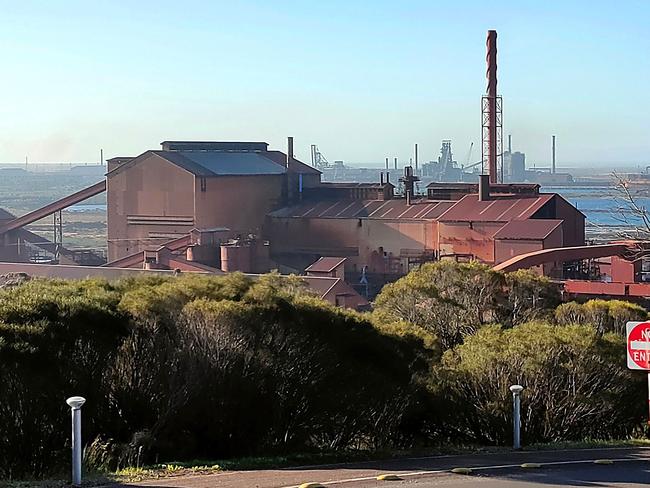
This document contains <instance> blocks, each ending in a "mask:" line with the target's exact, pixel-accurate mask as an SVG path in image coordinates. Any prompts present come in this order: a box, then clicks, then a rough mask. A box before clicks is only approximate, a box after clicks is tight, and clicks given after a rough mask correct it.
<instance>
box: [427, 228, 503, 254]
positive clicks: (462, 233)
mask: <svg viewBox="0 0 650 488" xmlns="http://www.w3.org/2000/svg"><path fill="white" fill-rule="evenodd" d="M501 227H503V223H500V222H440V223H439V225H438V232H439V235H440V236H439V246H440V255H441V256H445V255H446V256H451V255H471V256H474V258H475V259H479V260H481V261H485V262H487V263H493V262H494V239H493V236H494V234H496V232H497V231H498V230H499V229H500V228H501Z"/></svg>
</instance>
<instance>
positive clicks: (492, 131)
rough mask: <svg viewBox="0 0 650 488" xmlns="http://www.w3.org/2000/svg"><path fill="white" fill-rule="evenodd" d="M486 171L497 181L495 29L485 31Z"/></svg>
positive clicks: (492, 181) (491, 178) (491, 180)
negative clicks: (487, 151) (486, 99)
mask: <svg viewBox="0 0 650 488" xmlns="http://www.w3.org/2000/svg"><path fill="white" fill-rule="evenodd" d="M486 45H487V57H486V61H487V73H486V76H487V81H488V84H487V96H488V147H489V149H488V150H489V153H488V171H489V174H490V183H496V182H497V31H495V30H489V31H488V33H487V42H486Z"/></svg>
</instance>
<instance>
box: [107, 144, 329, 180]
mask: <svg viewBox="0 0 650 488" xmlns="http://www.w3.org/2000/svg"><path fill="white" fill-rule="evenodd" d="M163 144H164V145H172V146H171V147H174V148H183V147H185V145H188V147H192V148H193V149H191V150H181V149H174V150H161V151H145V152H144V153H142V154H141V155H139V156H138V157H136V158H133V159H131V160H130V161H128V162H124V163H123V164H122V165H120V166H118V167H117V168H115V169H113V170H111V171H110V172H109V173H108V175H107V176H111V175H113V174H116V173H119V172H121V171H123V170H125V169H126V168H128V167H131V166H132V165H134V164H138V162H139V161H142V160H143V159H145V158H147V157H148V156H150V155H151V154H155V155H157V156H160V157H162V158H164V159H165V160H167V161H169V162H170V163H172V164H174V165H176V166H178V167H180V168H183V169H184V170H186V171H189V172H190V173H192V174H194V175H196V176H206V177H208V176H245V175H281V174H285V173H286V171H287V170H286V159H287V156H286V155H285V154H284V153H283V152H281V151H262V150H248V149H241V150H236V149H234V148H237V147H239V146H242V147H243V146H245V145H252V146H253V147H257V146H260V145H262V146H264V147H266V146H267V144H266V143H257V142H255V143H253V142H251V143H243V142H234V143H226V142H223V143H222V142H214V143H200V142H183V141H181V142H170V141H166V142H164V143H163ZM202 145H204V146H202ZM213 146H214V147H222V146H223V147H228V148H230V149H227V150H226V149H214V148H213ZM200 147H206V148H208V149H197V148H200ZM260 147H261V146H260ZM289 171H290V172H291V173H302V174H316V175H317V174H320V171H318V170H317V169H315V168H312V167H311V166H308V165H306V164H304V163H302V162H301V161H298V160H297V159H295V158H294V159H292V160H291V162H290V164H289Z"/></svg>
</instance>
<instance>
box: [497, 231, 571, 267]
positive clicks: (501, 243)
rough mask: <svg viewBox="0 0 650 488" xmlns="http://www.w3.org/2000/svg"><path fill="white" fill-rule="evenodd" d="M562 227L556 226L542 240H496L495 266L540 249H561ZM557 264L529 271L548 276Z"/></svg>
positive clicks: (543, 265) (545, 264) (549, 264)
mask: <svg viewBox="0 0 650 488" xmlns="http://www.w3.org/2000/svg"><path fill="white" fill-rule="evenodd" d="M562 242H563V237H562V226H558V227H556V228H555V230H553V232H551V233H550V234H549V235H548V236H547V237H546V238H544V239H497V240H495V241H494V254H495V261H494V263H495V264H498V263H503V262H504V261H507V260H508V259H511V258H513V257H515V256H519V255H521V254H527V253H529V252H533V251H540V250H542V249H552V248H556V247H562ZM557 266H558V263H544V264H542V265H539V266H535V267H533V268H531V269H533V270H534V271H536V272H537V273H539V274H544V275H547V276H548V275H550V274H551V272H552V271H553V270H554V269H555V268H557Z"/></svg>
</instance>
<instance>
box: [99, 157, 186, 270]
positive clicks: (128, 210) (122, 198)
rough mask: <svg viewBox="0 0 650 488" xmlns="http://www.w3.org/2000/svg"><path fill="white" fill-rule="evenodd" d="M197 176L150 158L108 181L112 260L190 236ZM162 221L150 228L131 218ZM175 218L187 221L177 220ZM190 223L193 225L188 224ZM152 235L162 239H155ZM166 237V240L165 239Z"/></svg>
mask: <svg viewBox="0 0 650 488" xmlns="http://www.w3.org/2000/svg"><path fill="white" fill-rule="evenodd" d="M193 193H194V175H192V174H190V173H188V172H187V171H184V170H183V169H181V168H179V167H178V166H175V165H173V164H171V163H169V162H168V161H166V160H165V159H163V158H161V157H159V156H157V155H155V154H150V155H149V156H147V157H145V158H144V159H143V160H141V161H139V162H138V163H137V164H134V165H133V166H131V167H130V168H128V169H126V170H124V171H121V172H118V173H116V174H114V175H109V176H108V177H107V199H108V211H107V219H108V260H109V261H113V260H115V259H118V258H121V257H124V256H127V255H129V254H133V253H135V252H138V251H141V250H143V249H145V248H147V247H151V246H154V247H155V245H156V244H158V245H160V244H162V243H164V242H166V241H168V240H169V239H170V238H171V237H170V236H172V235H173V234H179V235H180V234H184V233H187V232H189V231H190V230H191V229H192V227H193V226H194V225H193V218H194V217H193V216H194V199H193ZM138 216H143V217H161V219H160V221H159V222H156V223H149V224H142V223H141V224H137V223H131V224H129V223H128V220H129V217H131V218H132V219H131V220H132V221H134V222H137V220H134V219H133V217H138ZM172 217H183V219H176V222H174V221H173V219H171V218H172ZM187 222H190V223H189V224H187ZM150 234H153V235H159V236H161V237H160V238H151V237H150ZM162 236H166V237H162Z"/></svg>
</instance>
